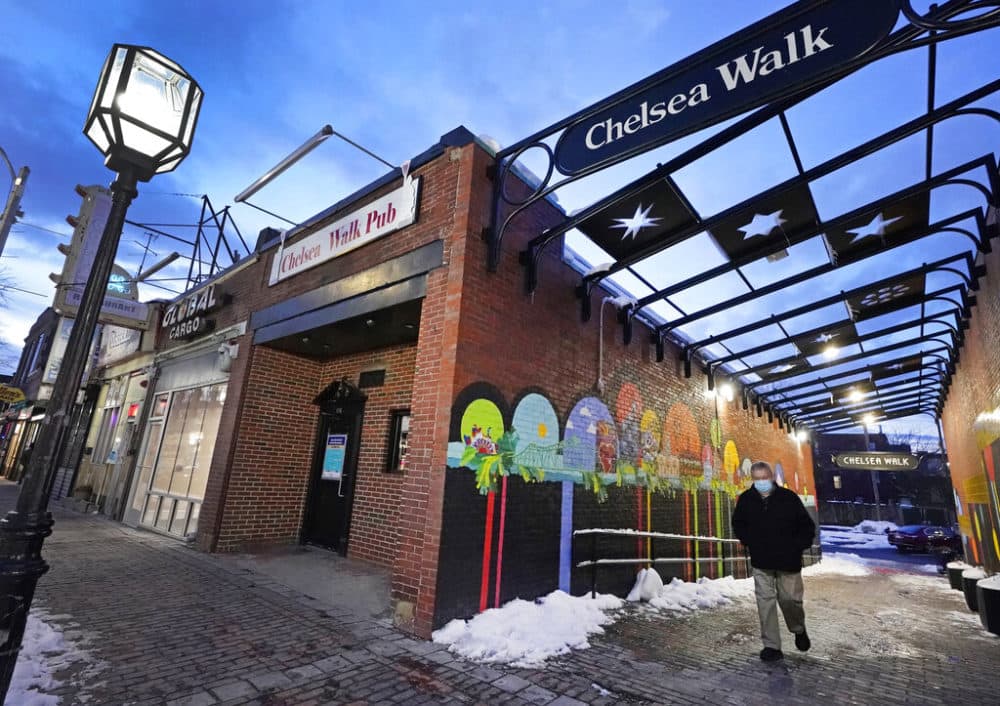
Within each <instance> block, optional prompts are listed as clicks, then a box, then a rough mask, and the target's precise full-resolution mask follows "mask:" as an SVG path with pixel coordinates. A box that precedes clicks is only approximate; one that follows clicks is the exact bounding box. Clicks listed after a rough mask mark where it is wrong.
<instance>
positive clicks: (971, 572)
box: [962, 568, 986, 579]
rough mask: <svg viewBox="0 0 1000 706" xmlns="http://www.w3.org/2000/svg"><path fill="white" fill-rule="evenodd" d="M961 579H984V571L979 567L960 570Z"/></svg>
mask: <svg viewBox="0 0 1000 706" xmlns="http://www.w3.org/2000/svg"><path fill="white" fill-rule="evenodd" d="M962 578H963V579H984V578H986V572H985V571H983V570H982V569H980V568H973V569H965V570H964V571H963V572H962Z"/></svg>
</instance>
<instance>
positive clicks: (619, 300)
mask: <svg viewBox="0 0 1000 706" xmlns="http://www.w3.org/2000/svg"><path fill="white" fill-rule="evenodd" d="M611 303H612V304H614V305H615V306H616V307H618V308H619V309H625V308H627V307H634V306H635V305H636V304H638V303H639V302H638V301H636V300H635V299H634V298H632V297H628V296H625V295H624V294H623V295H621V296H617V297H615V298H614V299H612V300H611Z"/></svg>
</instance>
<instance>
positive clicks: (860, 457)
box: [833, 451, 920, 471]
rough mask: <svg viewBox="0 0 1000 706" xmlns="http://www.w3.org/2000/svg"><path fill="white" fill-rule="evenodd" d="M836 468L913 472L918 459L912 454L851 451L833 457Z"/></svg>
mask: <svg viewBox="0 0 1000 706" xmlns="http://www.w3.org/2000/svg"><path fill="white" fill-rule="evenodd" d="M833 462H834V463H835V464H836V466H837V468H844V469H852V470H856V471H915V470H916V469H917V466H918V465H919V464H920V459H919V458H917V457H916V456H914V455H913V454H902V453H892V452H889V451H853V452H850V453H839V454H837V455H836V456H834V457H833Z"/></svg>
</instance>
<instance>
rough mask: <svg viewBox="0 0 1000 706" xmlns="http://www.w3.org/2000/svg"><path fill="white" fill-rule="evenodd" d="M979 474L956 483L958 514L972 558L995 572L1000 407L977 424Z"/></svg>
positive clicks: (999, 525)
mask: <svg viewBox="0 0 1000 706" xmlns="http://www.w3.org/2000/svg"><path fill="white" fill-rule="evenodd" d="M972 428H973V432H974V434H975V440H976V449H977V450H978V452H979V458H978V460H979V473H973V474H971V475H970V476H968V477H966V478H965V479H964V480H963V481H962V482H961V483H958V482H956V484H955V485H956V487H955V511H956V512H957V514H958V525H959V528H960V529H961V530H962V534H963V535H964V536H965V537H966V538H967V540H968V553H969V555H970V556H969V557H968V558H969V559H971V560H972V561H973V562H974V563H976V564H982V565H983V566H985V567H987V568H988V569H990V570H991V571H998V570H1000V493H998V489H997V468H998V467H1000V407H997V408H996V409H994V410H992V411H986V412H982V413H980V414H979V415H978V416H977V417H976V419H975V421H974V423H973V427H972Z"/></svg>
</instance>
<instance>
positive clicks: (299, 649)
mask: <svg viewBox="0 0 1000 706" xmlns="http://www.w3.org/2000/svg"><path fill="white" fill-rule="evenodd" d="M13 493H14V489H12V488H11V487H10V486H0V507H6V506H9V504H10V503H11V502H12V500H13ZM45 555H46V557H47V559H48V561H49V562H50V564H51V565H52V570H51V571H50V573H49V574H48V575H46V576H45V577H43V579H42V581H41V583H40V585H39V591H38V604H40V606H41V607H42V608H44V610H45V611H46V612H47V613H48V614H49V615H50V616H52V617H51V618H49V620H50V622H53V623H55V624H57V625H60V626H62V627H63V628H64V629H66V630H67V631H68V633H67V634H68V635H69V636H73V637H76V638H77V639H82V640H83V642H84V648H85V649H87V650H88V651H89V652H90V654H91V656H92V657H93V659H94V660H95V661H97V662H99V663H100V664H98V665H97V666H96V667H93V666H92V667H89V668H87V669H83V668H82V667H83V665H79V664H78V665H77V666H76V667H75V668H71V669H69V670H67V671H66V672H64V673H60V674H57V675H56V676H57V677H58V678H60V679H63V680H64V685H63V686H62V687H61V688H60V689H59V690H58V691H57V692H55V693H57V694H59V695H60V696H62V697H63V703H64V704H67V703H87V704H95V703H102V704H126V703H128V704H216V703H222V704H246V703H254V704H326V703H359V704H376V703H404V704H419V703H441V702H446V703H452V702H456V703H487V704H495V703H534V704H548V703H552V704H558V705H560V706H565V705H570V704H579V703H595V704H610V703H658V704H659V703H663V704H669V703H691V704H693V703H723V704H730V703H731V704H743V703H796V702H800V703H817V702H823V703H837V704H840V703H844V704H847V703H880V704H897V703H898V704H902V703H960V702H969V703H988V702H992V703H997V702H998V701H997V699H998V697H997V696H996V665H997V664H1000V638H994V637H992V636H989V635H988V633H985V632H983V631H982V629H981V628H980V627H979V625H978V620H977V619H975V617H974V616H973V615H972V614H971V613H969V612H968V610H967V609H966V608H965V605H964V602H963V601H962V598H961V594H959V593H958V592H955V591H949V590H947V583H946V582H945V581H944V580H943V579H937V578H917V577H912V576H909V575H903V574H900V575H889V574H883V575H876V576H871V577H861V578H844V577H815V578H810V579H807V580H806V602H807V603H806V605H807V613H808V615H809V624H810V633H811V634H812V636H813V641H814V648H813V650H812V651H811V652H809V653H808V655H799V654H798V653H795V652H794V650H791V645H790V644H789V645H786V647H788V648H789V649H790V650H791V652H790V653H788V657H787V658H786V660H785V662H784V664H778V665H776V666H772V665H763V664H761V662H760V661H759V660H758V659H757V656H756V655H757V651H758V650H759V644H758V638H757V636H756V635H757V626H756V616H755V612H754V608H753V605H752V603H750V602H749V601H744V602H741V603H740V604H739V605H735V606H732V607H729V608H725V609H717V610H711V611H703V612H699V613H695V614H691V615H688V616H686V617H669V616H663V615H658V614H651V613H649V612H646V611H643V610H642V609H630V610H629V612H628V614H627V615H626V616H625V617H624V618H623V619H621V620H619V621H618V622H616V623H615V624H614V625H613V626H611V627H610V628H609V629H608V631H607V634H605V635H603V636H600V637H595V638H594V640H593V641H592V642H593V645H594V646H593V648H592V649H589V650H583V651H579V652H575V653H574V654H572V655H568V656H566V657H564V658H561V659H557V660H553V661H552V662H551V663H550V664H549V666H548V667H546V668H545V669H543V670H525V669H508V668H499V667H487V666H480V665H476V664H471V663H467V662H463V661H461V660H458V659H455V658H454V657H452V656H451V655H450V654H449V653H447V652H445V651H443V650H441V649H439V648H438V646H436V645H434V644H432V643H426V642H421V641H418V640H414V639H411V638H408V637H406V636H405V635H403V634H401V633H399V632H397V631H396V630H394V629H393V628H392V626H391V624H389V623H388V622H386V621H385V620H377V619H373V618H370V617H361V616H356V615H352V614H350V613H348V612H345V611H342V610H337V609H334V610H331V609H329V608H328V607H327V606H325V605H323V604H318V603H317V602H316V601H314V600H312V599H310V598H307V597H305V596H303V595H301V594H299V593H297V592H295V591H294V590H292V589H289V588H286V587H284V586H282V585H280V584H279V583H277V582H275V581H274V580H272V579H268V578H266V577H264V576H261V575H255V574H248V573H247V572H246V571H245V570H239V569H236V568H233V567H232V565H231V563H225V562H221V561H219V560H218V559H217V558H215V557H212V556H207V555H204V554H199V553H197V552H194V551H192V550H191V549H188V548H187V547H184V546H181V545H180V544H177V543H176V542H174V541H172V540H167V539H163V538H160V537H158V536H156V535H153V534H150V533H146V532H137V531H133V530H130V529H127V528H124V527H122V526H121V525H118V524H115V523H112V522H108V521H105V520H101V519H97V518H93V517H84V516H81V515H76V514H73V513H67V512H60V511H57V524H56V530H55V534H54V535H53V536H52V537H51V538H50V539H49V541H47V542H46V549H45Z"/></svg>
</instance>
